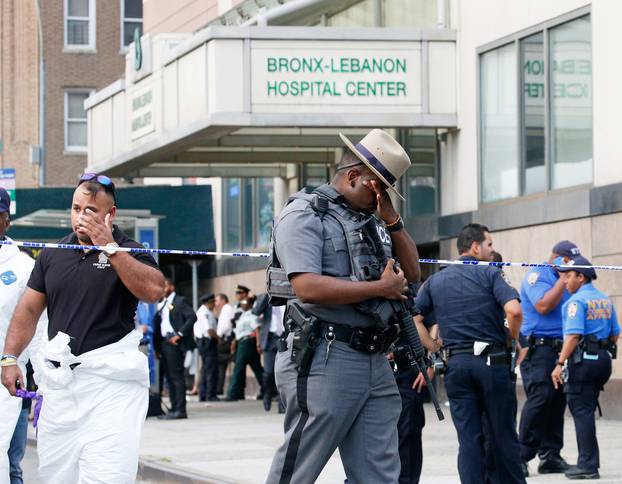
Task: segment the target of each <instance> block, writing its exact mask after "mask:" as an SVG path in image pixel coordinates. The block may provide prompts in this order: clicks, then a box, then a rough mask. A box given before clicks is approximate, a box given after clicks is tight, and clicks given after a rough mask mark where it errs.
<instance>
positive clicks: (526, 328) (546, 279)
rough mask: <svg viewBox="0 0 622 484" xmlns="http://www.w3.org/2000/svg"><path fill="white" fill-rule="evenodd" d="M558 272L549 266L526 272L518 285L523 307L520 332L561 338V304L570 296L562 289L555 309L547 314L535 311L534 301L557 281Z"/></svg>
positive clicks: (525, 334) (542, 295)
mask: <svg viewBox="0 0 622 484" xmlns="http://www.w3.org/2000/svg"><path fill="white" fill-rule="evenodd" d="M558 279H559V274H558V273H557V271H555V270H554V269H551V268H550V267H536V268H534V269H532V270H530V271H529V272H528V273H527V276H526V277H525V279H524V280H523V282H522V284H521V286H520V298H521V306H522V308H523V324H522V326H521V333H522V334H523V335H524V336H530V335H532V334H533V335H534V336H540V337H545V338H561V337H562V334H563V329H562V306H563V304H564V303H565V302H566V301H568V299H569V298H570V294H569V293H568V291H567V290H566V289H564V294H563V296H562V298H561V300H560V301H559V304H558V305H557V307H556V308H555V309H553V310H552V311H550V312H548V313H547V314H540V313H539V312H538V311H536V307H535V306H536V303H537V302H538V301H539V300H540V299H542V298H543V297H544V294H546V293H547V292H548V291H549V290H550V289H551V288H552V287H553V286H554V285H555V284H556V283H557V281H558Z"/></svg>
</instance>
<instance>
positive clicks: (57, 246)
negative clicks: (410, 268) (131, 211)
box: [0, 240, 622, 271]
mask: <svg viewBox="0 0 622 484" xmlns="http://www.w3.org/2000/svg"><path fill="white" fill-rule="evenodd" d="M0 245H15V246H17V247H29V248H31V249H78V250H104V249H105V247H102V246H99V245H80V244H54V243H49V242H22V241H18V240H0ZM115 251H116V252H132V253H140V254H176V255H214V256H225V257H258V258H263V259H267V258H269V257H270V254H268V253H264V252H212V251H205V250H181V249H147V248H136V247H118V248H117V247H115ZM419 262H420V263H421V264H439V265H461V266H493V267H553V268H554V267H574V268H582V269H585V268H592V269H596V270H608V271H622V266H610V265H592V266H582V265H572V264H567V265H564V264H547V263H531V262H487V261H479V260H445V259H419Z"/></svg>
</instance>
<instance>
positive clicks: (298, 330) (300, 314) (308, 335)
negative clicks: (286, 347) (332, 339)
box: [285, 303, 322, 372]
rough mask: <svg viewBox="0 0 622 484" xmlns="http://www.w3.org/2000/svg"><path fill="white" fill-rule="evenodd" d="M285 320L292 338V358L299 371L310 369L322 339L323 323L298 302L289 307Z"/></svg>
mask: <svg viewBox="0 0 622 484" xmlns="http://www.w3.org/2000/svg"><path fill="white" fill-rule="evenodd" d="M285 320H286V324H287V327H288V330H289V332H290V333H293V334H294V337H293V339H292V354H291V360H292V362H293V363H294V366H295V367H296V370H297V371H298V372H301V371H305V372H307V371H309V368H310V367H311V361H312V360H313V353H315V348H316V347H317V343H318V341H319V340H320V332H321V331H322V323H321V321H320V320H319V319H318V318H316V317H315V316H309V315H307V314H306V312H305V311H304V309H302V307H300V305H299V304H297V303H291V304H290V305H289V306H288V307H287V312H286V313H285Z"/></svg>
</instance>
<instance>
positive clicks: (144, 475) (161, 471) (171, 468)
mask: <svg viewBox="0 0 622 484" xmlns="http://www.w3.org/2000/svg"><path fill="white" fill-rule="evenodd" d="M27 445H28V446H29V447H31V448H33V449H36V448H37V439H36V438H34V437H33V436H31V435H29V436H28V437H27ZM136 479H137V480H144V481H148V482H150V483H159V482H162V483H171V482H175V483H179V484H236V483H237V482H238V481H232V480H229V479H226V478H224V477H220V476H215V475H210V474H204V473H198V472H192V471H188V470H186V469H182V468H181V467H178V466H175V465H173V464H164V463H162V461H160V460H156V459H149V458H145V457H140V458H139V460H138V475H137V476H136Z"/></svg>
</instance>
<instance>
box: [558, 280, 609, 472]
mask: <svg viewBox="0 0 622 484" xmlns="http://www.w3.org/2000/svg"><path fill="white" fill-rule="evenodd" d="M562 313H563V315H564V336H566V335H571V334H579V335H583V337H584V340H587V339H588V337H589V336H590V335H591V336H592V337H593V338H594V339H595V340H597V341H599V342H601V344H599V345H598V346H599V348H598V349H597V350H596V351H594V352H593V353H592V352H590V353H592V354H590V353H588V351H586V350H582V351H580V353H581V359H582V361H580V362H576V360H575V359H574V358H572V357H571V358H570V359H569V361H568V381H567V382H566V383H565V384H564V391H565V392H566V398H567V400H568V408H570V413H571V414H572V418H573V419H574V423H575V431H576V434H577V446H578V448H579V459H578V461H577V467H579V468H581V469H585V470H588V471H593V472H597V471H598V468H599V467H600V462H599V453H598V441H597V439H596V422H595V418H594V412H595V410H596V405H597V403H598V394H599V393H600V392H601V390H602V389H603V387H604V385H605V383H606V382H607V381H608V380H609V377H610V376H611V356H610V354H609V353H608V352H607V350H606V349H605V348H604V347H603V346H605V342H606V340H609V339H610V337H611V336H616V335H618V334H619V333H620V326H619V324H618V318H617V316H616V311H615V308H614V307H613V304H612V302H611V300H610V299H609V298H608V297H607V296H606V295H605V294H604V293H602V292H601V291H599V290H598V289H596V288H595V287H594V286H593V285H592V284H591V283H587V284H584V285H583V286H581V288H580V289H579V290H578V291H577V292H576V293H575V294H573V295H572V296H571V297H570V299H569V300H568V301H567V302H566V303H565V304H564V306H563V308H562Z"/></svg>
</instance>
